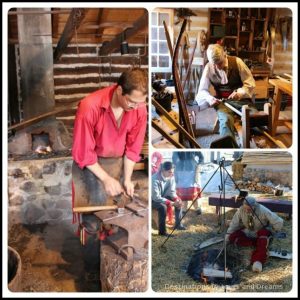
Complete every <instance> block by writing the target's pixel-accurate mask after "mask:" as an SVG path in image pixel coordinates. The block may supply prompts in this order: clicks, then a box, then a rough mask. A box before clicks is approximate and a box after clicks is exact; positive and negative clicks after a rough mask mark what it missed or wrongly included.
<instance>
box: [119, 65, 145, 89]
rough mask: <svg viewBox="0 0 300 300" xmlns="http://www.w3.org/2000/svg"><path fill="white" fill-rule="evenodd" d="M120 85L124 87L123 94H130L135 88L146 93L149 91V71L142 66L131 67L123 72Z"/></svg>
mask: <svg viewBox="0 0 300 300" xmlns="http://www.w3.org/2000/svg"><path fill="white" fill-rule="evenodd" d="M118 85H119V86H121V87H122V91H123V92H122V94H123V95H125V94H127V95H130V94H131V92H132V91H133V90H137V91H141V92H142V93H143V94H144V95H146V94H147V93H148V72H146V71H145V70H142V69H140V68H133V69H129V70H127V71H125V72H123V73H122V75H121V76H120V78H119V80H118Z"/></svg>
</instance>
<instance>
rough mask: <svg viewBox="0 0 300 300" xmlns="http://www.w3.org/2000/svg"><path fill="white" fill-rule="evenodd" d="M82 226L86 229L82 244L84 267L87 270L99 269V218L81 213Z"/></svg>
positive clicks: (94, 270)
mask: <svg viewBox="0 0 300 300" xmlns="http://www.w3.org/2000/svg"><path fill="white" fill-rule="evenodd" d="M82 226H83V227H84V228H85V230H86V235H85V243H84V245H82V252H83V260H84V268H85V271H87V272H99V270H100V240H99V233H98V232H99V226H100V221H99V219H98V218H97V217H96V216H94V215H90V214H83V215H82Z"/></svg>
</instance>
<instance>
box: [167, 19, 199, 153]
mask: <svg viewBox="0 0 300 300" xmlns="http://www.w3.org/2000/svg"><path fill="white" fill-rule="evenodd" d="M186 24H187V20H186V19H184V21H183V23H182V26H181V29H180V33H179V36H178V39H177V43H176V46H175V48H174V55H173V57H172V75H173V80H174V84H175V92H176V97H177V102H178V104H179V108H180V114H181V115H180V116H179V118H180V120H182V121H183V124H184V127H185V128H186V130H187V132H188V133H189V134H190V135H191V136H192V137H194V136H195V135H194V132H193V128H192V124H191V122H190V118H189V114H188V111H187V108H186V103H185V99H184V94H183V89H182V85H181V80H180V77H179V73H178V68H177V61H178V51H179V46H180V43H181V39H182V36H183V33H184V32H185V28H186ZM190 146H191V148H192V147H193V146H192V144H191V143H190Z"/></svg>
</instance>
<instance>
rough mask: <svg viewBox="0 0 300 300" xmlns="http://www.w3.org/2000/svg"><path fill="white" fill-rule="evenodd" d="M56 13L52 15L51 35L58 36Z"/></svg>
mask: <svg viewBox="0 0 300 300" xmlns="http://www.w3.org/2000/svg"><path fill="white" fill-rule="evenodd" d="M58 19H59V15H58V14H53V15H52V36H53V37H55V38H57V37H58Z"/></svg>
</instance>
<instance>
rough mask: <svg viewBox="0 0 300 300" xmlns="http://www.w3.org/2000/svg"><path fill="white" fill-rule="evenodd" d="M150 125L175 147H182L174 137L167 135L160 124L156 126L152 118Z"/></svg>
mask: <svg viewBox="0 0 300 300" xmlns="http://www.w3.org/2000/svg"><path fill="white" fill-rule="evenodd" d="M151 123H152V127H153V128H154V129H155V130H157V131H158V132H159V133H160V134H161V135H162V136H163V137H164V138H166V139H167V140H168V141H169V142H170V143H171V144H172V145H174V146H175V147H176V148H179V149H180V148H184V146H183V145H182V144H180V143H179V142H177V141H176V140H175V139H174V138H172V137H171V136H169V134H168V133H167V132H165V131H164V130H163V129H162V128H161V127H160V126H158V125H157V124H156V123H155V122H154V121H153V120H152V122H151Z"/></svg>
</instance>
